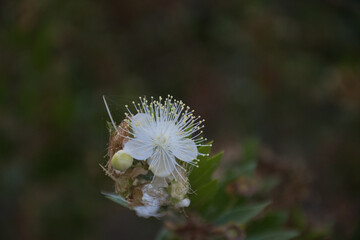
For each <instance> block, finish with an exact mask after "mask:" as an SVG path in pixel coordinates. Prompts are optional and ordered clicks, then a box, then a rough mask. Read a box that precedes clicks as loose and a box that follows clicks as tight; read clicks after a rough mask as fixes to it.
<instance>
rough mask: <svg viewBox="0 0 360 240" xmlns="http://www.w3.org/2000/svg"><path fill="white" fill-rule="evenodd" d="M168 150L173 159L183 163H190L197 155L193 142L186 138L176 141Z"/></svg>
mask: <svg viewBox="0 0 360 240" xmlns="http://www.w3.org/2000/svg"><path fill="white" fill-rule="evenodd" d="M170 150H171V152H172V153H173V154H174V155H175V157H177V158H178V159H179V160H182V161H184V162H191V161H192V160H194V159H195V158H196V157H197V155H198V154H199V152H198V150H197V147H196V144H195V142H194V141H193V140H191V139H188V138H183V139H181V140H178V141H177V143H176V144H172V145H171V146H170Z"/></svg>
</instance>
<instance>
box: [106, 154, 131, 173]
mask: <svg viewBox="0 0 360 240" xmlns="http://www.w3.org/2000/svg"><path fill="white" fill-rule="evenodd" d="M133 161H134V159H133V158H132V157H131V156H130V155H129V154H127V153H125V152H124V151H123V150H119V151H117V152H116V153H115V154H114V156H113V157H112V158H111V166H112V167H113V168H115V169H116V170H120V171H125V170H126V169H128V168H129V167H131V165H132V164H133Z"/></svg>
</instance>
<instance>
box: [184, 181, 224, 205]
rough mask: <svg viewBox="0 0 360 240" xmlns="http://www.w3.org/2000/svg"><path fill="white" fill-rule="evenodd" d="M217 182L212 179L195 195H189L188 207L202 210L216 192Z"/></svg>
mask: <svg viewBox="0 0 360 240" xmlns="http://www.w3.org/2000/svg"><path fill="white" fill-rule="evenodd" d="M217 186H218V180H217V179H214V180H212V181H210V182H208V183H207V184H205V185H203V186H201V187H200V188H199V189H197V190H196V192H195V193H193V194H191V195H190V200H191V203H190V206H191V207H192V208H198V210H201V209H203V208H204V207H205V206H206V204H207V203H208V202H209V201H211V200H212V199H213V197H214V195H215V193H216V191H217Z"/></svg>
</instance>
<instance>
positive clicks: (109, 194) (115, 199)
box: [102, 192, 129, 208]
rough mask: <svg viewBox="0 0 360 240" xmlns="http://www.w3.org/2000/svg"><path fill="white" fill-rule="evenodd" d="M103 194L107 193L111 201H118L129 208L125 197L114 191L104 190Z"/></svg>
mask: <svg viewBox="0 0 360 240" xmlns="http://www.w3.org/2000/svg"><path fill="white" fill-rule="evenodd" d="M102 194H103V195H105V197H106V198H108V199H110V200H111V201H113V202H116V203H118V204H120V205H121V206H123V207H126V208H129V205H128V203H127V201H126V200H125V199H124V198H123V197H121V196H119V195H116V194H112V193H105V192H102Z"/></svg>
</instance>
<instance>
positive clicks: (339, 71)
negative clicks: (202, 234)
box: [0, 0, 360, 239]
mask: <svg viewBox="0 0 360 240" xmlns="http://www.w3.org/2000/svg"><path fill="white" fill-rule="evenodd" d="M0 14H1V15H0V17H1V18H0V179H1V182H0V196H1V199H0V224H1V228H0V238H1V239H140V238H142V239H153V237H154V235H155V234H156V231H157V230H158V229H159V227H160V222H158V221H157V220H154V219H140V218H138V217H136V216H135V214H134V213H133V212H130V211H128V210H126V209H124V208H122V207H120V206H118V205H116V204H114V203H112V202H110V201H108V200H106V199H105V198H104V197H103V196H101V194H100V192H101V191H103V190H105V191H112V189H113V187H112V182H111V180H110V179H109V178H107V177H106V176H105V175H104V173H103V172H102V170H101V168H100V167H99V165H98V164H99V163H102V164H104V163H105V162H106V159H105V158H104V156H105V154H106V144H107V138H108V132H107V129H106V121H107V120H108V116H107V114H106V111H105V108H104V105H103V102H102V95H103V94H105V95H106V96H108V99H109V104H110V107H111V108H112V109H113V111H114V116H115V117H116V120H117V121H118V122H119V121H120V120H121V116H122V115H121V114H122V111H123V110H124V109H123V105H125V104H129V103H130V102H131V101H132V100H136V99H137V97H138V96H144V95H147V96H150V95H153V96H159V95H162V96H166V95H167V94H172V95H174V97H176V98H178V99H182V100H183V101H184V102H185V103H187V104H188V105H190V106H191V107H192V108H194V109H195V110H196V113H198V114H201V115H202V116H203V117H204V118H205V119H206V120H207V122H206V129H205V131H206V136H207V137H208V138H209V139H214V140H215V142H214V151H213V152H215V151H218V150H222V149H224V150H225V159H224V164H223V166H225V167H226V163H227V162H231V161H237V160H238V159H239V156H240V154H241V146H242V142H243V141H245V140H246V139H248V138H252V139H254V138H255V139H258V141H259V142H260V143H261V146H262V148H265V149H267V151H271V153H272V154H273V155H275V156H278V157H279V158H281V159H285V162H297V163H299V162H300V163H301V164H302V165H303V166H305V169H306V171H305V172H306V174H307V175H308V176H310V177H309V179H310V180H309V181H308V185H307V186H306V187H307V189H308V191H309V194H308V195H307V197H306V198H304V199H303V201H300V202H298V203H297V204H298V206H299V207H301V208H302V209H303V211H304V213H305V215H306V216H307V217H308V218H309V224H313V225H316V224H320V225H321V224H325V225H326V224H328V225H330V226H331V228H330V229H331V235H332V236H333V239H359V238H358V237H359V234H360V233H359V231H360V230H359V229H360V223H359V214H360V209H359V202H360V191H359V190H360V177H359V170H360V135H359V133H360V131H359V130H360V129H359V128H360V118H359V109H360V79H359V78H360V77H359V76H360V58H359V54H360V4H359V2H358V1H339V0H323V1H303V0H295V1H285V0H284V1H280V0H274V1H261V0H254V1H237V0H229V1H215V0H210V1H191V0H188V1H169V0H168V1H165V0H152V1H150V0H144V1H122V0H117V1H115V0H104V1H94V0H76V1H75V0H62V1H55V0H54V1H46V0H22V1H17V0H16V1H15V0H4V1H1V2H0ZM292 190H293V191H294V192H296V191H297V189H296V188H294V189H292ZM289 194H291V193H289ZM284 207H285V208H286V206H284Z"/></svg>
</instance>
